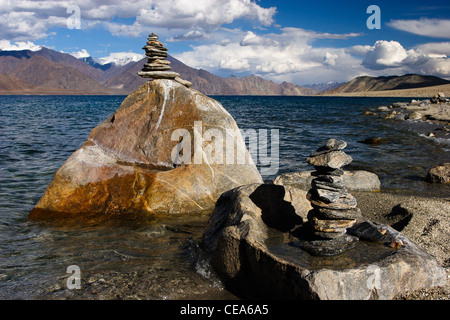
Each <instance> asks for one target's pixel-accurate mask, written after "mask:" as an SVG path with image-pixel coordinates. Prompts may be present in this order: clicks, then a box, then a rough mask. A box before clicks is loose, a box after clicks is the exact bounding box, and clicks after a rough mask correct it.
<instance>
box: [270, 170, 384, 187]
mask: <svg viewBox="0 0 450 320" xmlns="http://www.w3.org/2000/svg"><path fill="white" fill-rule="evenodd" d="M312 172H313V171H312V170H305V171H298V172H289V173H285V174H282V175H279V176H278V177H276V178H275V179H274V180H273V181H272V182H271V183H273V184H277V185H282V186H291V187H295V188H299V189H302V190H309V189H310V188H311V181H312V179H313V178H314V177H313V176H312V175H311V173H312ZM342 184H343V185H344V186H345V187H346V188H347V190H349V191H380V189H381V183H380V179H379V178H378V176H377V175H376V174H375V173H372V172H369V171H365V170H355V171H344V174H343V176H342Z"/></svg>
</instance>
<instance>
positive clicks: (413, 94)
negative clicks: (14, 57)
mask: <svg viewBox="0 0 450 320" xmlns="http://www.w3.org/2000/svg"><path fill="white" fill-rule="evenodd" d="M438 92H443V93H444V94H445V96H446V97H450V84H444V85H440V86H431V87H424V88H414V89H402V90H382V91H364V92H345V93H334V94H323V93H318V94H315V95H299V97H303V96H304V97H314V96H319V97H399V98H401V97H408V98H431V97H432V96H434V95H435V94H436V93H438ZM127 94H128V93H127V92H125V91H120V90H109V91H105V92H89V91H76V90H68V89H57V88H44V89H42V90H37V89H23V90H14V91H0V95H127ZM242 96H246V95H242ZM285 96H295V95H285Z"/></svg>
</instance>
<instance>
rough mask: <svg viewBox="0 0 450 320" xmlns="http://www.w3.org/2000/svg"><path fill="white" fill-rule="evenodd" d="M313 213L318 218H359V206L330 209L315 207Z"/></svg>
mask: <svg viewBox="0 0 450 320" xmlns="http://www.w3.org/2000/svg"><path fill="white" fill-rule="evenodd" d="M315 214H316V216H317V217H318V218H323V219H355V220H359V219H361V217H362V216H361V210H360V209H359V208H354V209H349V210H332V209H326V208H319V207H317V208H316V210H315Z"/></svg>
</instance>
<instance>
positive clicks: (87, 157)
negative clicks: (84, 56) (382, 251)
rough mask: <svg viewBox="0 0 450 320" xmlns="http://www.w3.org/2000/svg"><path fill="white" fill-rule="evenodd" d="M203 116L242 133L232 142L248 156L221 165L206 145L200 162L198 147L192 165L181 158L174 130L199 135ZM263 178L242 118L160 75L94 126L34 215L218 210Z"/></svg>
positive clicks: (205, 122) (205, 121) (207, 125)
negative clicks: (230, 195)
mask: <svg viewBox="0 0 450 320" xmlns="http://www.w3.org/2000/svg"><path fill="white" fill-rule="evenodd" d="M195 121H197V123H200V124H201V128H202V130H203V132H205V131H206V130H208V129H211V128H214V129H216V130H219V131H221V132H225V131H226V130H229V131H232V132H235V133H236V134H235V135H234V136H233V138H232V140H231V141H232V142H233V143H234V145H235V148H236V149H238V150H239V152H238V153H239V154H240V155H243V156H244V157H245V159H246V160H247V161H246V162H245V163H244V164H238V159H236V158H235V159H230V160H233V161H228V162H225V161H223V162H222V164H221V163H220V162H216V161H214V158H211V156H208V154H207V153H205V152H203V150H200V156H201V159H202V161H201V162H200V163H196V162H195V159H193V157H194V156H195V154H194V151H193V150H191V155H189V154H188V156H190V157H189V159H188V160H191V161H190V162H189V161H187V162H188V163H181V164H179V163H174V161H175V160H174V156H173V155H174V150H175V151H177V150H178V149H177V145H179V139H178V136H177V139H173V137H172V134H173V133H174V131H175V130H179V129H183V130H185V131H184V132H186V133H189V134H190V137H191V139H192V140H193V139H194V122H195ZM174 140H175V141H174ZM224 140H225V139H224ZM190 145H191V143H189V146H190ZM220 147H225V146H220ZM236 149H235V150H236ZM183 151H186V150H183ZM261 182H262V178H261V175H260V174H259V172H258V170H257V168H256V165H255V164H254V163H253V161H252V160H251V157H250V154H249V153H248V151H247V149H246V147H245V142H244V141H243V139H242V136H241V135H240V133H239V129H238V127H237V125H236V123H235V121H234V119H233V118H232V116H231V115H230V114H229V113H228V112H227V111H226V110H225V109H224V108H223V107H222V105H221V104H220V103H219V102H217V101H216V100H214V99H211V98H209V97H207V96H205V95H203V94H201V93H199V92H198V91H194V90H190V89H187V88H186V87H185V86H184V85H182V84H180V83H178V82H176V81H172V80H154V81H150V82H147V83H146V84H144V85H142V86H141V87H139V88H138V89H137V90H136V91H134V92H133V93H132V94H130V95H129V96H128V97H127V98H126V99H125V100H124V101H123V102H122V104H121V105H120V107H119V108H118V109H117V110H116V111H115V112H114V114H113V115H111V116H110V117H109V118H107V119H106V120H104V121H103V122H102V123H100V124H99V125H98V126H97V127H95V128H94V129H93V130H92V132H91V134H90V135H89V137H88V139H87V141H86V142H85V143H84V144H83V145H82V147H81V148H80V149H78V150H77V151H75V153H73V154H72V155H71V156H70V158H69V159H67V161H66V162H65V163H64V164H63V165H62V166H61V167H60V168H59V169H58V171H57V172H56V174H55V176H54V178H53V181H52V182H51V183H50V185H49V186H48V188H47V189H46V191H45V193H44V195H43V196H42V198H41V199H40V201H39V202H38V203H37V205H36V206H35V208H34V209H33V210H32V212H31V213H30V215H29V217H30V218H46V217H50V216H51V217H65V216H68V217H75V218H78V217H79V218H80V219H81V218H82V217H84V216H86V217H87V216H89V217H93V219H97V218H99V219H100V218H104V217H110V216H115V215H118V214H123V215H129V216H132V215H140V214H144V215H145V214H147V215H153V214H164V215H168V214H191V213H203V212H209V213H210V212H211V211H212V210H213V209H214V205H215V203H216V200H217V199H218V198H219V196H220V195H221V194H222V193H223V192H224V191H226V190H229V189H232V188H235V187H237V186H240V185H245V184H249V183H261Z"/></svg>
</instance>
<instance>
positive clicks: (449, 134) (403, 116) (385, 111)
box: [365, 92, 450, 139]
mask: <svg viewBox="0 0 450 320" xmlns="http://www.w3.org/2000/svg"><path fill="white" fill-rule="evenodd" d="M365 115H373V116H378V117H381V118H383V119H392V120H405V121H409V122H410V123H411V124H413V123H428V124H433V126H432V127H430V128H429V131H428V132H427V133H425V135H426V136H427V137H429V138H438V139H450V102H449V99H448V98H446V97H445V95H444V93H442V92H439V93H437V94H436V95H434V96H433V97H432V98H431V99H424V100H416V99H413V100H411V101H410V102H395V103H392V104H390V105H387V106H386V105H384V106H380V107H378V108H377V110H374V111H366V112H365Z"/></svg>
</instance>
